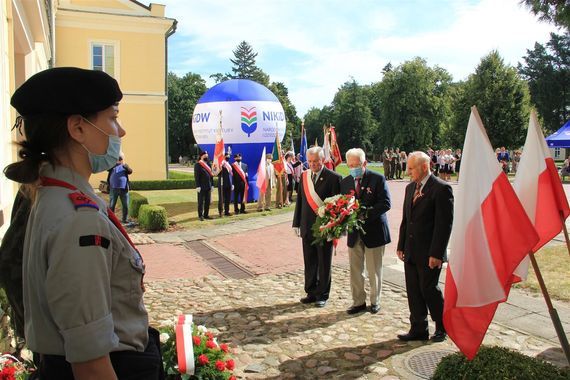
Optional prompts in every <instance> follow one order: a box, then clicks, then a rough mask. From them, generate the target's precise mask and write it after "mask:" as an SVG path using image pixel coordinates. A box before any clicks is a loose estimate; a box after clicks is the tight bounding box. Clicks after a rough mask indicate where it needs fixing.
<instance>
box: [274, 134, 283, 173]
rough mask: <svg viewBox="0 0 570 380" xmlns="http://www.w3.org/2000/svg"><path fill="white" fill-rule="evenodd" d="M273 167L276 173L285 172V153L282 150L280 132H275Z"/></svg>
mask: <svg viewBox="0 0 570 380" xmlns="http://www.w3.org/2000/svg"><path fill="white" fill-rule="evenodd" d="M273 168H274V169H275V173H277V174H279V175H281V174H283V172H285V164H284V162H283V153H282V152H281V143H280V142H279V132H278V131H277V130H276V133H275V144H273Z"/></svg>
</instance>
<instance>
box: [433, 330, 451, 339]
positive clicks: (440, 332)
mask: <svg viewBox="0 0 570 380" xmlns="http://www.w3.org/2000/svg"><path fill="white" fill-rule="evenodd" d="M446 337H447V333H446V332H445V331H444V330H435V333H434V334H433V335H432V337H431V338H429V340H431V341H432V342H443V341H444V340H445V338H446Z"/></svg>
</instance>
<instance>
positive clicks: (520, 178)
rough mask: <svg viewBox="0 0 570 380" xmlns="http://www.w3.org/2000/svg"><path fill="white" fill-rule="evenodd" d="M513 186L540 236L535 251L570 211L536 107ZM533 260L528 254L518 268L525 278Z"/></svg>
mask: <svg viewBox="0 0 570 380" xmlns="http://www.w3.org/2000/svg"><path fill="white" fill-rule="evenodd" d="M513 187H514V188H515V192H516V193H517V195H518V197H519V199H520V201H521V203H522V205H523V207H524V209H525V211H526V213H527V215H528V217H529V218H530V220H531V222H532V223H533V224H534V228H535V229H536V232H537V233H538V237H539V239H540V240H539V241H538V243H537V244H536V245H535V246H534V247H533V248H532V252H533V253H534V252H536V251H538V250H539V249H540V248H541V247H542V246H543V245H545V244H546V243H548V242H549V241H550V240H552V239H553V238H554V237H555V236H556V235H558V234H559V233H560V231H562V227H563V226H562V223H564V221H565V220H566V218H568V215H570V207H569V206H568V199H567V198H566V194H565V193H564V188H563V187H562V182H561V181H560V177H559V176H558V170H557V169H556V166H555V165H554V160H553V159H552V157H550V152H549V150H548V146H547V145H546V140H545V139H544V135H543V134H542V131H541V129H540V125H539V124H538V120H537V117H536V112H535V111H534V110H532V112H531V114H530V121H529V123H528V131H527V134H526V141H525V144H524V149H523V154H522V156H521V161H520V163H519V166H518V169H517V174H516V176H515V182H514V183H513ZM529 261H530V260H529V258H528V257H525V259H524V260H523V261H522V262H521V264H520V265H519V267H518V268H517V270H516V271H515V274H516V275H517V276H518V277H520V278H521V279H526V276H527V274H528V262H529Z"/></svg>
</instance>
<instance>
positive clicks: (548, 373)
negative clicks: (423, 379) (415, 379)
mask: <svg viewBox="0 0 570 380" xmlns="http://www.w3.org/2000/svg"><path fill="white" fill-rule="evenodd" d="M432 379H433V380H448V379H520V380H522V379H528V380H531V379H532V380H534V379H548V380H559V379H560V380H562V379H570V370H568V369H559V368H557V367H555V366H553V365H552V364H550V363H547V362H545V361H543V360H540V359H536V358H532V357H530V356H526V355H523V354H521V353H518V352H515V351H512V350H509V349H506V348H502V347H485V346H483V347H481V349H480V350H479V352H478V353H477V356H475V358H474V359H473V360H471V361H469V360H467V358H466V357H465V356H464V355H463V354H461V353H459V352H458V353H455V354H451V355H448V356H446V357H444V358H443V359H442V360H441V362H439V364H438V366H437V368H436V369H435V373H434V374H433V377H432Z"/></svg>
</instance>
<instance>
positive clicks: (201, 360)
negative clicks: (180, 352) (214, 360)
mask: <svg viewBox="0 0 570 380" xmlns="http://www.w3.org/2000/svg"><path fill="white" fill-rule="evenodd" d="M209 362H210V359H208V357H207V356H206V355H204V354H202V355H200V356H198V363H200V364H202V365H206V364H208V363H209Z"/></svg>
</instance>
